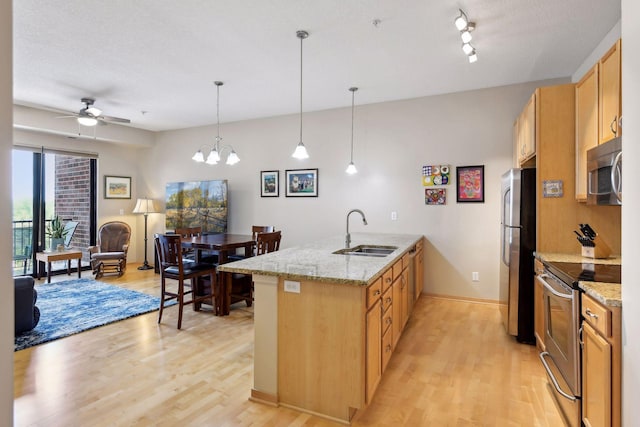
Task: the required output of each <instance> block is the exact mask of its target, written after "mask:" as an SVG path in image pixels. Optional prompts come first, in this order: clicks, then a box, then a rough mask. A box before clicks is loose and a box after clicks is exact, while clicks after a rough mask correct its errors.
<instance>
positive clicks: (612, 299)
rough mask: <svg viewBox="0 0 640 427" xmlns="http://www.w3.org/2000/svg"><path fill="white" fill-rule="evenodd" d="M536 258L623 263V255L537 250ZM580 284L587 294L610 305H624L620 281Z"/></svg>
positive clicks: (584, 262) (557, 260)
mask: <svg viewBox="0 0 640 427" xmlns="http://www.w3.org/2000/svg"><path fill="white" fill-rule="evenodd" d="M535 256H536V258H538V259H539V260H541V261H547V262H577V263H582V264H609V265H622V257H621V256H619V255H613V256H610V257H609V258H586V257H583V256H581V255H575V254H561V253H552V252H536V255H535ZM578 286H579V287H580V289H582V290H583V291H584V292H585V293H586V294H587V295H589V296H591V297H593V298H594V299H595V300H596V301H598V302H600V303H601V304H604V305H606V306H609V307H622V285H621V284H620V283H605V282H587V281H581V282H578Z"/></svg>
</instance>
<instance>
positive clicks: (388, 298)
mask: <svg viewBox="0 0 640 427" xmlns="http://www.w3.org/2000/svg"><path fill="white" fill-rule="evenodd" d="M392 303H393V290H392V289H391V288H389V289H387V290H386V291H385V292H384V294H382V312H383V313H384V312H385V311H387V310H389V308H390V307H391V304H392Z"/></svg>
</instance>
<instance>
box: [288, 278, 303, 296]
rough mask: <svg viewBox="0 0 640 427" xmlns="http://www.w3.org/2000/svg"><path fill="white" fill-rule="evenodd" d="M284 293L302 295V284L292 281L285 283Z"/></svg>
mask: <svg viewBox="0 0 640 427" xmlns="http://www.w3.org/2000/svg"><path fill="white" fill-rule="evenodd" d="M284 291H285V292H293V293H295V294H299V293H300V282H294V281H292V280H285V281H284Z"/></svg>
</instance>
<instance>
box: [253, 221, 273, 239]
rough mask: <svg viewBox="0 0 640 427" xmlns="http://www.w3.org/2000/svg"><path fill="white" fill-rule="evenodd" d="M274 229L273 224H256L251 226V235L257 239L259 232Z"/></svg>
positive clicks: (269, 231) (270, 231) (267, 231)
mask: <svg viewBox="0 0 640 427" xmlns="http://www.w3.org/2000/svg"><path fill="white" fill-rule="evenodd" d="M273 231H275V227H274V226H273V225H254V226H252V227H251V237H252V238H253V240H256V239H257V238H258V233H272V232H273Z"/></svg>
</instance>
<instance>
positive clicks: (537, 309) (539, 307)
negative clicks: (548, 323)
mask: <svg viewBox="0 0 640 427" xmlns="http://www.w3.org/2000/svg"><path fill="white" fill-rule="evenodd" d="M542 288H543V285H542V282H540V281H539V280H534V283H533V299H534V303H533V316H534V317H533V323H534V327H533V330H534V335H535V337H536V344H537V345H538V348H539V349H540V351H545V350H546V347H545V345H544V295H543V291H542V290H543V289H542Z"/></svg>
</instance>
